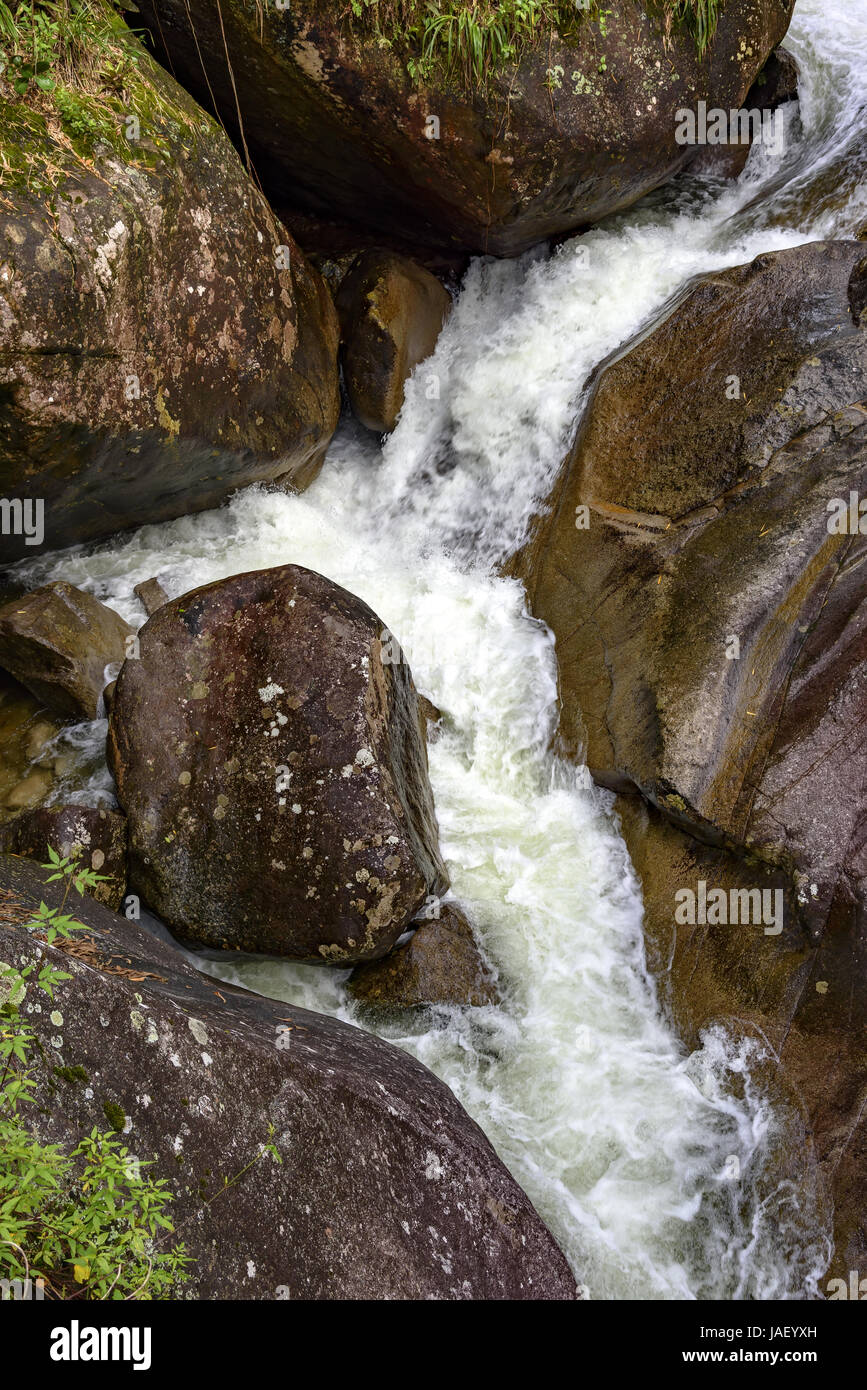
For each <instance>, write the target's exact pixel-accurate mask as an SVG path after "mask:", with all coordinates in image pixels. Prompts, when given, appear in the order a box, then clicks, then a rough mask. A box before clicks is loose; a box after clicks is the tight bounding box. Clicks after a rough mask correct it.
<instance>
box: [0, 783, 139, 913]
mask: <svg viewBox="0 0 867 1390" xmlns="http://www.w3.org/2000/svg"><path fill="white" fill-rule="evenodd" d="M0 850H2V851H3V853H4V854H20V855H24V856H25V857H26V858H28V859H36V860H38V861H39V863H40V864H45V863H47V862H48V858H49V852H50V851H51V850H54V852H55V853H56V854H59V855H60V857H61V859H70V860H74V861H75V862H76V864H78V865H80V867H81V868H83V869H89V870H92V871H93V872H94V873H96V874H98V875H99V879H100V881H99V882H98V883H95V884H94V885H93V889H92V892H93V896H94V897H95V898H96V900H97V902H100V903H105V905H106V907H111V908H115V909H117V908H119V907H120V905H121V903H122V902H123V898H124V893H125V892H126V819H125V817H124V816H120V815H118V813H117V811H109V810H107V809H106V808H105V807H103V806H79V805H76V804H75V803H71V804H66V805H64V806H41V807H39V808H38V809H36V810H31V811H22V812H21V814H20V815H17V816H15V817H13V819H12V820H9V821H7V822H6V823H5V824H4V825H2V826H0Z"/></svg>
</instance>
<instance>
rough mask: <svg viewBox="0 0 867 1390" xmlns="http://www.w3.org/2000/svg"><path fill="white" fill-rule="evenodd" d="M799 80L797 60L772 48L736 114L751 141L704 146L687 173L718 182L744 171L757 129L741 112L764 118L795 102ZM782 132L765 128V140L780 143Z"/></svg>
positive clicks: (789, 54)
mask: <svg viewBox="0 0 867 1390" xmlns="http://www.w3.org/2000/svg"><path fill="white" fill-rule="evenodd" d="M799 80H800V68H799V67H798V62H797V59H795V58H794V57H793V56H792V54H791V53H787V52H786V50H785V49H784V48H778V49H776V50H775V51H774V52H773V53H772V54H771V56H770V58H769V59H768V61H767V63H766V64H765V66H764V68H763V69H762V71H761V72H760V73H759V75H758V77H757V78H756V80H755V82H754V83H753V86H752V87H751V88H750V90H749V92H748V93H747V95H746V98H745V100H744V103H743V107H742V108H741V111H740V112H739V120H743V121H744V129H745V130H748V131H749V133H750V136H751V138H750V139H748V140H746V141H744V142H741V141H740V139H738V140H736V141H735V142H733V143H731V144H724V145H706V146H704V147H703V148H702V149H700V150H699V152H698V154H697V155H696V156H695V158H694V159H693V160H692V161H691V162H690V166H689V171H690V173H691V174H713V175H714V176H715V177H716V178H720V179H736V178H739V177H740V175H741V174H742V173H743V171H744V169H745V168H746V164H747V160H748V159H749V157H750V152H751V150H752V147H753V143H754V139H755V138H756V136H757V128H756V127H755V126H754V125H748V124H747V121H746V118H745V117H744V114H743V113H750V114H752V113H756V112H758V113H761V115H762V117H763V118H766V117H767V114H768V113H770V112H776V111H778V110H779V109H780V107H781V106H785V104H786V102H789V101H797V99H798V82H799ZM782 130H783V127H782V125H779V126H777V125H775V126H774V127H773V128H772V129H770V128H769V131H768V136H767V138H769V139H771V140H779V142H780V144H782V141H783V138H784V137H783V134H782Z"/></svg>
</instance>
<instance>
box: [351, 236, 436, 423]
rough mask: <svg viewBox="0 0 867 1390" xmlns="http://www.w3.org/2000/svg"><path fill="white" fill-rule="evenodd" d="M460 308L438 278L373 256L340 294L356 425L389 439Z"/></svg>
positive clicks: (356, 268) (358, 264)
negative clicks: (418, 373)
mask: <svg viewBox="0 0 867 1390" xmlns="http://www.w3.org/2000/svg"><path fill="white" fill-rule="evenodd" d="M451 307H452V301H451V297H450V295H449V293H448V291H447V290H446V289H445V288H444V287H443V286H442V285H441V284H440V282H439V280H437V279H436V277H435V276H433V275H431V273H430V271H427V270H425V269H424V268H423V267H422V266H420V265H416V264H415V263H414V262H413V261H410V260H408V259H407V258H406V257H405V256H397V255H395V254H394V253H392V252H389V251H366V252H365V253H364V254H363V255H361V256H359V257H358V259H357V260H356V261H355V262H354V264H353V265H352V267H351V268H350V269H349V271H348V273H347V274H346V276H345V277H344V278H343V280H342V282H341V285H340V289H339V291H338V294H337V310H338V313H339V315H340V336H341V340H342V343H343V347H342V354H341V355H342V360H343V379H344V382H345V384H346V390H347V393H348V395H349V402H350V405H351V406H352V412H353V414H354V415H355V417H356V419H358V420H360V421H361V423H362V424H363V425H365V426H366V427H367V429H369V430H376V432H377V433H378V434H387V433H389V432H390V431H391V430H393V429H394V427H395V425H396V424H397V417H398V415H399V414H400V411H401V407H402V406H403V401H404V391H405V387H406V382H407V379H408V378H409V377H410V376H411V374H412V372H413V371H414V370H415V368H416V367H417V366H418V365H419V363H420V362H424V361H425V359H426V358H428V357H430V355H431V353H432V352H433V350H434V348H435V347H436V345H437V339H438V337H439V335H440V332H441V331H442V327H443V324H444V323H445V320H446V318H447V317H448V314H449V312H450V310H451Z"/></svg>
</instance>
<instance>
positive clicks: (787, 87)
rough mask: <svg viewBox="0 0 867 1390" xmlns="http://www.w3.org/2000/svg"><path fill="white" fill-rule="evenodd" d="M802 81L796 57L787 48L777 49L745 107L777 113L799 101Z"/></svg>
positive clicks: (755, 84) (750, 92)
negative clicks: (780, 109) (787, 104)
mask: <svg viewBox="0 0 867 1390" xmlns="http://www.w3.org/2000/svg"><path fill="white" fill-rule="evenodd" d="M800 81H801V69H800V66H799V64H798V60H797V58H796V57H795V55H794V54H793V53H790V52H789V51H788V49H786V48H777V49H775V50H774V52H773V53H772V54H771V56H770V58H769V59H768V61H767V62H766V64H765V66H764V67H763V68H762V71H761V72H760V73H759V75H758V77H757V78H756V81H755V83H754V85H753V86H752V88H751V89H750V91H749V94H748V96H747V99H746V101H745V102H744V105H745V106H746V107H753V106H756V107H759V108H760V109H761V110H763V111H776V110H778V109H779V107H781V106H784V105H785V103H786V102H787V101H797V100H798V88H799V85H800Z"/></svg>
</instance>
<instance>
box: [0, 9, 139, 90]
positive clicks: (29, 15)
mask: <svg viewBox="0 0 867 1390" xmlns="http://www.w3.org/2000/svg"><path fill="white" fill-rule="evenodd" d="M123 36H124V27H123V26H122V25H119V21H118V18H117V14H116V11H115V9H114V8H113V4H112V3H111V0H0V74H2V75H5V76H7V78H8V80H9V81H10V82H11V84H12V87H13V89H14V91H15V92H16V94H17V95H19V96H24V95H25V94H26V93H27V92H28V91H29V90H30V88H31V84H32V85H33V86H35V87H37V88H39V89H40V90H41V91H43V92H52V91H53V90H54V89H55V87H57V86H58V85H59V84H61V83H65V84H67V85H73V86H75V85H78V86H81V85H85V86H86V85H88V83H90V82H92V81H93V79H94V78H96V77H97V75H98V74H99V73H100V71H101V70H102V69H103V68H106V69H107V68H110V67H111V65H112V63H114V64H115V65H116V64H117V62H118V59H119V60H120V63H121V65H122V66H124V67H125V66H126V65H127V64H133V63H135V62H137V61H138V56H137V54H136V53H135V52H134V51H133V50H132V49H131V48H130V47H129V46H128V45H126V44H125V43H124V42H123Z"/></svg>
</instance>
